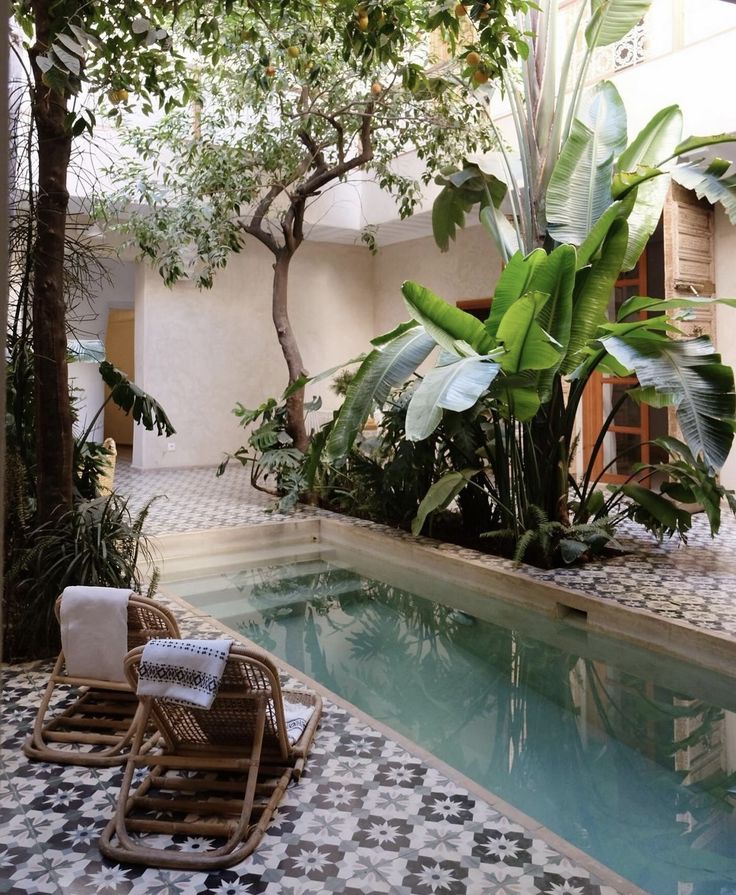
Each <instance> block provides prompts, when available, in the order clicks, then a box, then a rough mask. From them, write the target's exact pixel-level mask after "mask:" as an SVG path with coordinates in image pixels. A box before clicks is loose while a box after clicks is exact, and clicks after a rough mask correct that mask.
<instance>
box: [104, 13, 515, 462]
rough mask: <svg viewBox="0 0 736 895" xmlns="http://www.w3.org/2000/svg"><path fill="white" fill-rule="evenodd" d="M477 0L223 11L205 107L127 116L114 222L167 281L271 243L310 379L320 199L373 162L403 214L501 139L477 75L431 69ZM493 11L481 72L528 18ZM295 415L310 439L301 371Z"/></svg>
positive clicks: (296, 438)
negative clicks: (311, 238) (312, 224)
mask: <svg viewBox="0 0 736 895" xmlns="http://www.w3.org/2000/svg"><path fill="white" fill-rule="evenodd" d="M509 5H510V6H512V8H518V7H524V6H526V4H525V3H516V4H513V5H512V4H509ZM460 10H462V15H459V12H460ZM466 13H467V10H466V8H465V7H464V6H461V5H457V8H456V7H455V5H453V6H448V7H447V8H444V6H442V7H440V8H439V9H438V10H437V11H435V12H434V14H433V15H431V16H430V17H429V18H427V16H426V6H425V4H421V3H417V2H410V0H402V2H397V3H380V2H368V3H365V4H361V5H359V6H355V5H354V4H349V5H348V4H345V3H344V2H341V0H340V2H324V3H321V4H320V5H315V6H314V8H313V9H312V11H311V13H310V14H309V15H305V14H304V11H303V10H302V9H300V8H299V7H296V8H292V7H291V6H288V5H282V6H281V7H279V8H278V9H275V10H271V11H269V10H266V9H264V8H261V9H258V8H256V9H249V8H245V9H240V8H237V9H234V10H233V12H232V14H231V15H230V16H228V17H226V18H225V19H223V20H222V21H221V22H220V26H219V42H218V46H217V49H216V51H215V52H213V53H211V54H209V55H200V56H199V57H198V58H197V59H196V60H194V61H193V62H192V68H193V70H194V69H196V76H197V80H198V88H197V91H196V93H195V94H194V104H193V111H192V110H189V109H180V110H177V111H174V112H172V113H171V114H169V115H167V116H165V117H164V118H163V119H162V120H160V121H158V122H156V123H155V124H152V125H150V126H148V127H144V128H137V129H131V130H129V131H128V132H127V140H128V142H129V144H130V145H131V146H132V147H133V149H134V150H135V153H134V158H131V159H129V160H128V161H126V162H125V164H123V165H118V166H116V167H117V168H118V169H122V170H123V174H122V175H121V176H120V177H119V180H118V184H119V191H118V192H117V193H115V194H113V195H112V196H109V197H108V199H107V200H106V202H105V207H104V214H105V216H106V218H107V220H108V223H115V224H116V225H117V226H118V227H119V228H121V229H123V230H125V231H126V232H128V233H129V234H131V235H132V237H133V241H134V242H135V243H136V244H137V245H138V246H139V248H140V249H141V250H142V253H143V255H144V256H147V257H148V258H150V259H152V260H153V263H154V264H156V266H157V267H158V269H159V271H160V273H161V275H162V276H163V278H164V280H165V282H166V283H167V284H172V283H174V282H176V281H177V280H178V279H180V278H182V277H189V278H190V279H194V280H195V282H196V283H197V284H198V285H199V286H201V287H210V286H212V283H213V278H214V275H215V272H216V270H217V269H218V268H221V267H223V266H224V265H225V264H226V263H228V261H229V259H230V258H231V256H232V255H233V253H236V252H238V251H240V249H241V248H242V246H243V245H244V243H245V242H246V241H247V240H248V239H253V240H256V241H258V242H259V243H261V244H262V245H263V246H265V247H266V248H267V249H268V251H269V252H270V253H271V254H272V256H273V269H274V275H273V288H272V295H271V308H272V317H273V322H274V326H275V330H276V335H277V338H278V341H279V344H280V348H281V351H282V353H283V356H284V360H285V362H286V367H287V371H288V384H289V385H290V386H293V385H295V384H296V385H298V384H299V383H300V382H301V381H302V380H303V378H304V377H305V376H306V371H305V369H304V364H303V361H302V356H301V351H300V347H299V343H298V338H297V334H296V332H295V331H294V328H293V326H292V323H291V320H290V317H289V309H288V296H289V290H288V278H289V270H290V266H291V262H292V259H293V258H294V255H295V253H296V252H297V251H298V249H299V247H300V246H301V245H302V243H303V242H304V239H305V238H306V237H307V234H308V227H309V225H308V216H309V207H310V205H311V204H312V203H313V202H315V201H316V200H317V198H318V197H320V196H322V195H324V193H325V192H326V191H328V190H329V189H330V188H331V187H334V186H336V185H337V184H339V183H341V182H343V181H345V179H346V178H348V177H349V176H350V175H351V173H353V172H357V171H363V172H368V173H369V174H371V175H372V176H374V177H375V178H376V179H377V181H378V183H379V184H380V185H381V186H382V187H383V188H384V189H386V190H388V191H390V192H392V193H393V194H394V195H395V196H396V197H397V200H398V203H399V211H400V214H401V215H402V216H406V215H408V214H411V212H412V210H413V208H414V207H415V205H416V203H417V202H418V201H419V199H420V198H421V185H422V182H425V183H426V181H427V179H428V177H429V176H430V174H431V173H435V172H436V171H437V169H438V166H439V165H440V164H441V163H442V162H443V161H445V160H447V159H448V158H452V157H456V155H457V153H458V152H459V151H461V147H462V149H463V150H468V149H472V148H473V146H476V145H477V146H480V145H481V144H482V143H485V142H487V141H488V140H489V139H490V132H489V128H488V126H487V122H486V120H485V118H484V116H483V114H482V111H481V110H480V108H479V106H478V104H477V103H475V102H473V101H472V98H471V97H470V95H469V90H468V87H467V85H466V83H464V82H462V81H458V80H453V81H450V80H448V79H446V78H444V77H443V76H442V73H441V72H440V71H432V69H431V65H432V59H431V55H428V51H427V46H426V44H427V31H426V29H428V28H430V29H431V28H437V29H440V30H441V31H442V32H443V33H444V34H446V36H447V39H448V41H449V42H450V43H453V42H457V40H458V39H459V36H460V24H459V22H460V19H462V18H464V17H465V14H466ZM487 27H488V34H489V35H494V37H491V36H488V37H487V38H486V40H485V43H484V44H483V46H482V47H481V50H482V52H483V56H481V53H480V52H476V56H477V60H478V61H477V65H476V69H477V70H478V71H481V72H482V76H483V77H484V78H488V77H489V73H490V72H492V71H494V70H499V69H500V68H502V67H503V64H504V58H502V57H503V54H501V56H500V57H499V58H497V57H496V56H493V55H492V54H491V53H490V49H489V47H491V46H493V45H497V46H500V47H501V48H502V50H503V52H504V53H507V52H508V53H510V52H512V51H513V52H514V53H515V52H516V47H517V44H516V43H515V42H513V41H512V42H511V43H510V44H509V46H510V49H509V50H508V51H507V49H506V42H504V40H506V41H508V40H510V37H509V35H511V36H514V35H516V34H517V32H516V31H515V27H514V26H512V25H511V24H509V23H508V22H507V21H506V19H505V18H503V17H501V18H500V19H497V20H491V19H490V17H489V24H488V26H487ZM494 29H495V30H494ZM499 33H501V34H503V36H504V40H502V39H501V38H500V37H499V36H498V35H499ZM494 40H495V41H496V44H494V43H493V41H494ZM519 45H520V46H524V44H519ZM484 60H485V61H484ZM494 66H495V68H494ZM468 124H470V125H471V126H470V129H469V130H468V127H467V126H468ZM406 149H414V150H415V151H416V153H417V155H418V156H419V158H420V159H421V160H422V161H423V163H424V165H425V171H426V173H425V174H424V175H422V176H420V177H418V178H411V177H406V176H402V175H401V174H399V173H397V170H396V169H395V168H394V166H393V162H394V160H395V159H396V157H397V156H398V155H399V154H400V153H402V152H403V151H405V150H406ZM131 209H141V210H140V211H136V210H132V211H131ZM286 431H287V433H288V435H289V437H290V438H291V440H292V442H293V444H294V446H295V447H296V448H297V449H298V450H300V451H304V450H305V449H306V447H307V445H308V442H309V439H308V435H307V432H306V430H305V423H304V394H303V389H301V388H298V387H297V388H292V389H291V390H290V393H289V397H288V399H287V418H286Z"/></svg>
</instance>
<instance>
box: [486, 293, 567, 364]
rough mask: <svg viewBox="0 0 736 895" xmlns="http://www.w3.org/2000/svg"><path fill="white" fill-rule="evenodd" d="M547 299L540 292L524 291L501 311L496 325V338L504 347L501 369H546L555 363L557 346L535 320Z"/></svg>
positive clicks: (558, 348)
mask: <svg viewBox="0 0 736 895" xmlns="http://www.w3.org/2000/svg"><path fill="white" fill-rule="evenodd" d="M548 301H549V295H547V294H545V293H543V292H527V294H526V295H522V297H521V298H520V299H519V300H518V301H516V302H514V304H513V305H511V307H510V308H509V309H508V311H506V313H505V314H504V316H503V320H502V321H501V323H500V325H499V327H498V341H499V342H501V343H502V344H503V347H504V349H505V353H504V355H503V356H502V357H501V368H502V369H503V370H504V372H506V373H519V372H520V371H526V370H547V369H549V368H550V367H555V366H556V365H557V364H559V360H560V355H561V350H560V347H559V346H558V345H557V344H556V343H555V342H554V340H553V339H552V338H551V336H550V335H549V333H546V332H545V331H544V330H543V329H542V327H541V326H540V325H539V322H538V318H539V315H540V313H541V311H542V309H543V308H544V306H545V304H546V303H547V302H548Z"/></svg>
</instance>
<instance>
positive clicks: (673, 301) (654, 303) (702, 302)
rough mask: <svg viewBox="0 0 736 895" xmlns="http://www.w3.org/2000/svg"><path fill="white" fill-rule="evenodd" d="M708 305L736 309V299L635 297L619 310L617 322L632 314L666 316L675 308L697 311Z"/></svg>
mask: <svg viewBox="0 0 736 895" xmlns="http://www.w3.org/2000/svg"><path fill="white" fill-rule="evenodd" d="M708 305H726V306H727V307H730V308H736V298H707V297H705V296H700V295H691V296H680V297H677V298H650V297H649V296H647V295H633V296H632V297H631V298H627V299H626V301H625V302H624V303H623V304H622V305H621V307H620V308H619V309H618V313H617V314H616V320H617V321H618V322H619V323H621V322H623V321H624V320H626V318H627V317H631V315H632V314H639V313H640V312H641V311H649V312H651V313H657V314H665V313H667V312H668V311H672V310H674V309H675V308H677V309H682V310H685V311H687V310H696V309H698V308H704V307H706V306H708Z"/></svg>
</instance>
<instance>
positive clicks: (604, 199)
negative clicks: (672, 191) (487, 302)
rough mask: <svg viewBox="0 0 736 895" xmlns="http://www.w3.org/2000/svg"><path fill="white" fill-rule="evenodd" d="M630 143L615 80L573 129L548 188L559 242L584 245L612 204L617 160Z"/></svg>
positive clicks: (602, 87) (601, 87) (598, 91)
mask: <svg viewBox="0 0 736 895" xmlns="http://www.w3.org/2000/svg"><path fill="white" fill-rule="evenodd" d="M625 142H626V111H625V109H624V105H623V102H622V100H621V97H620V96H619V93H618V91H617V90H616V88H615V87H614V86H613V84H611V82H610V81H603V82H602V83H601V84H598V85H597V86H596V88H595V90H594V92H593V97H592V100H591V102H590V104H589V106H588V108H587V110H586V111H585V112H584V114H582V115H581V117H580V118H576V119H575V120H574V121H573V123H572V127H571V128H570V136H569V137H568V139H567V140H566V141H565V144H564V146H563V147H562V150H561V151H560V156H559V158H558V159H557V163H556V164H555V167H554V170H553V171H552V175H551V177H550V181H549V186H548V187H547V199H546V215H547V223H548V229H549V233H550V236H552V238H553V239H555V240H557V242H569V243H572V244H573V245H581V244H582V243H583V242H584V240H585V238H586V236H587V235H588V234H589V233H590V231H591V229H592V228H593V225H594V224H595V223H596V221H597V220H598V219H599V218H600V217H601V216H602V215H603V213H604V212H605V211H606V209H607V208H608V207H609V205H610V204H611V179H612V175H613V159H614V156H616V155H617V154H618V153H619V152H620V151H621V150H622V149H623V147H624V145H625Z"/></svg>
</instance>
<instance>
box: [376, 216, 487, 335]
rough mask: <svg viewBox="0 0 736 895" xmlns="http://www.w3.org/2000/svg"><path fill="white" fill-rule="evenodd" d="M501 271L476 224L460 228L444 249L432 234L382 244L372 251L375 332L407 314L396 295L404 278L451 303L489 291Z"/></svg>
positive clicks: (485, 237) (480, 228)
mask: <svg viewBox="0 0 736 895" xmlns="http://www.w3.org/2000/svg"><path fill="white" fill-rule="evenodd" d="M500 273H501V258H500V256H499V255H498V253H497V252H496V249H495V248H494V246H493V243H492V242H491V240H490V238H489V237H488V235H487V234H486V232H485V230H483V228H482V227H479V226H474V227H468V228H467V229H465V230H461V231H459V233H458V236H457V240H456V241H455V242H454V243H450V249H449V251H448V252H445V253H442V252H440V250H439V249H438V248H437V246H436V244H435V242H434V239H433V238H432V237H431V236H428V237H426V238H424V239H414V240H411V241H410V242H401V243H397V244H396V245H390V246H386V247H385V248H382V249H380V251H379V253H378V256H377V257H376V279H375V283H376V295H375V309H376V310H375V323H376V334H378V333H383V332H387V331H388V330H390V329H391V328H392V327H393V326H396V324H397V323H401V322H402V321H403V320H407V319H408V317H409V315H408V314H407V312H406V308H405V307H404V303H403V300H402V297H401V284H402V283H403V282H404V280H416V281H417V282H418V283H421V284H422V286H426V287H427V288H428V289H431V290H432V291H433V292H436V293H437V295H439V296H440V297H441V298H444V299H445V300H446V301H449V302H451V303H452V304H454V303H455V302H456V301H459V300H461V299H471V298H487V297H489V296H491V295H492V294H493V291H494V288H495V284H496V280H497V279H498V276H499V274H500Z"/></svg>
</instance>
